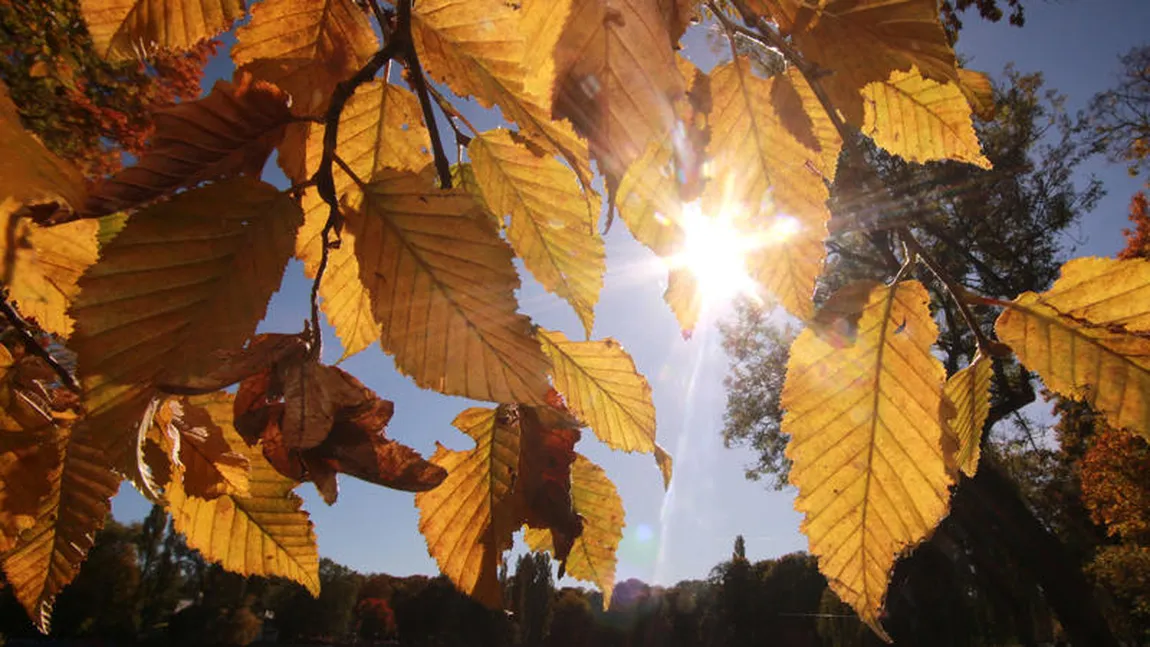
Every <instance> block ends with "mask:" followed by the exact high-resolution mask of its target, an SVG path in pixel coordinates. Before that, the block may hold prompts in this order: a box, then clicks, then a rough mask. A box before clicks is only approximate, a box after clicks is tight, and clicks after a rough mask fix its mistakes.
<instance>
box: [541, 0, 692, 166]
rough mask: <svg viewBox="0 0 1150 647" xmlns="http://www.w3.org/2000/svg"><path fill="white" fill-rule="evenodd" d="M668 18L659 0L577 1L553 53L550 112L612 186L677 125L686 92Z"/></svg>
mask: <svg viewBox="0 0 1150 647" xmlns="http://www.w3.org/2000/svg"><path fill="white" fill-rule="evenodd" d="M668 18H673V16H668V15H665V14H664V13H663V11H662V7H660V0H624V1H622V2H614V3H606V2H602V1H601V0H575V1H574V2H573V3H572V8H571V14H570V17H569V18H568V19H567V24H566V26H565V27H564V29H563V34H562V36H561V37H560V38H559V42H558V45H557V47H556V50H555V74H556V78H557V79H558V87H557V88H556V94H555V105H554V110H555V114H556V116H558V117H561V118H566V119H570V120H571V123H572V124H574V126H575V129H576V131H578V132H580V133H581V134H583V135H585V136H586V137H587V139H588V140H589V141H590V145H591V152H592V153H593V154H594V155H595V156H596V158H597V159H598V161H599V170H600V172H602V173H603V174H604V175H606V176H607V177H608V178H616V180H615V181H617V178H619V177H622V175H623V173H624V172H625V171H626V170H627V167H628V166H630V164H631V162H633V161H634V160H635V159H637V158H638V157H639V156H640V155H642V154H643V152H644V151H645V150H646V149H647V146H648V145H649V144H650V143H651V142H654V141H658V140H659V139H661V138H662V137H663V135H664V134H665V133H667V132H670V131H671V129H672V128H673V126H674V124H675V121H676V114H675V110H674V102H675V101H676V100H677V99H678V98H679V97H681V96H682V95H683V93H684V92H685V87H684V82H683V79H682V77H681V76H680V75H679V74H678V72H677V69H676V64H675V45H676V39H675V38H673V37H672V34H671V29H672V25H671V24H669V20H668Z"/></svg>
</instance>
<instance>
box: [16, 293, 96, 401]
mask: <svg viewBox="0 0 1150 647" xmlns="http://www.w3.org/2000/svg"><path fill="white" fill-rule="evenodd" d="M0 312H2V313H3V314H4V318H5V319H7V320H8V323H9V324H10V325H11V326H12V328H13V329H15V330H16V334H17V335H19V336H20V341H22V342H24V350H25V351H26V352H28V353H31V354H33V355H35V356H36V357H39V358H40V359H42V360H44V362H45V363H46V364H48V366H49V367H50V368H51V369H52V371H53V372H54V373H56V376H57V377H59V378H60V383H61V384H63V385H64V386H65V387H67V388H68V390H69V391H72V392H74V393H79V392H80V384H79V383H78V382H76V378H75V377H73V375H72V374H71V373H69V372H68V369H66V368H64V367H63V366H62V365H61V364H60V362H58V361H56V358H55V357H53V356H52V353H49V352H48V349H47V348H44V347H43V346H41V345H40V342H38V341H36V337H35V335H33V334H32V331H31V330H30V329H29V326H28V322H27V321H24V318H23V317H21V316H20V313H18V312H16V309H15V308H13V307H12V304H11V303H9V301H8V293H7V290H5V291H3V293H0Z"/></svg>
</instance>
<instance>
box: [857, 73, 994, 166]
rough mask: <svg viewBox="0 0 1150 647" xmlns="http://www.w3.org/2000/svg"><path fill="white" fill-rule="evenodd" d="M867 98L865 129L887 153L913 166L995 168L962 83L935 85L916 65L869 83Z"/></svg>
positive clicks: (865, 91)
mask: <svg viewBox="0 0 1150 647" xmlns="http://www.w3.org/2000/svg"><path fill="white" fill-rule="evenodd" d="M862 96H863V100H864V104H865V108H866V110H865V115H864V117H863V126H862V131H863V132H864V133H866V135H867V136H869V137H870V138H871V139H873V140H874V141H875V143H876V144H878V145H879V146H882V147H883V148H885V149H886V150H887V151H889V152H891V153H894V154H895V155H899V156H901V157H903V158H905V159H907V160H908V161H911V162H930V161H935V160H948V159H950V160H958V161H960V162H968V163H970V164H974V165H975V166H979V167H981V168H987V169H988V168H990V166H991V165H990V160H988V159H986V156H985V155H983V154H982V147H981V146H980V145H979V143H978V136H977V135H975V133H974V123H973V122H972V121H971V118H970V110H971V108H970V103H969V102H968V101H967V99H966V96H965V95H963V93H962V88H961V87H960V86H959V85H958V84H957V83H953V82H948V83H939V82H937V81H932V80H930V79H927V78H924V77H923V76H922V74H920V73H919V71H918V68H914V67H912V68H911V69H910V71H909V72H898V71H895V72H891V75H890V78H888V79H887V80H885V81H882V82H875V83H871V84H868V85H867V86H866V87H865V88H863V91H862Z"/></svg>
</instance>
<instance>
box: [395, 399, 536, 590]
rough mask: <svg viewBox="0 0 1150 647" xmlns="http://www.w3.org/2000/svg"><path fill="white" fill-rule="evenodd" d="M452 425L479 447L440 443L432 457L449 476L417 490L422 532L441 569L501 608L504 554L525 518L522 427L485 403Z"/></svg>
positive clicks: (463, 414) (461, 586)
mask: <svg viewBox="0 0 1150 647" xmlns="http://www.w3.org/2000/svg"><path fill="white" fill-rule="evenodd" d="M452 424H453V425H455V427H456V428H458V429H459V430H460V431H462V432H463V433H465V434H467V435H468V436H470V437H471V438H473V439H474V440H475V449H471V450H468V451H464V452H456V451H451V450H449V449H447V448H445V447H443V446H442V445H438V444H437V446H436V450H435V455H434V456H432V457H431V462H432V463H434V464H436V465H438V466H440V467H442V468H444V469H445V470H447V478H446V479H444V481H443V483H441V484H440V485H439V487H437V488H435V489H433V490H431V491H429V492H420V493H418V494H416V495H415V505H416V507H418V508H419V532H421V533H423V536H424V538H425V539H426V540H427V549H428V551H430V553H431V556H432V557H434V558H435V561H436V562H437V563H438V564H439V570H440V572H442V573H443V574H444V575H446V576H447V577H449V578H451V581H452V582H454V583H455V586H457V587H459V589H460V590H461V591H463V592H464V593H467V594H468V595H471V596H473V597H475V598H476V599H477V600H479V601H480V602H482V603H484V604H486V605H488V606H490V607H493V608H499V607H501V606H502V602H503V593H502V589H501V588H500V584H499V574H498V569H499V562H500V557H501V556H502V554H503V552H504V551H505V550H507V549H509V548H510V547H511V535H512V533H513V532H514V531H515V529H516V528H518V527H519V525H520V524H521V523H522V522H521V521H518V522H517V519H516V517H517V516H518V515H516V514H515V513H514V512H513V508H514V507H515V504H514V502H513V501H512V500H511V497H512V492H513V487H514V483H515V474H516V471H517V470H518V468H519V427H518V426H517V425H513V424H508V421H507V420H506V419H504V418H503V417H501V416H500V414H499V412H497V411H496V410H495V409H480V408H472V409H468V410H466V411H464V412H463V413H461V414H459V415H458V416H456V418H455V420H454V421H453V422H452Z"/></svg>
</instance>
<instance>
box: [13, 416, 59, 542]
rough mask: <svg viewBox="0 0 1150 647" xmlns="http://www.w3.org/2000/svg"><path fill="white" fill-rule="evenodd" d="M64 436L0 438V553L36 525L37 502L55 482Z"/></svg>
mask: <svg viewBox="0 0 1150 647" xmlns="http://www.w3.org/2000/svg"><path fill="white" fill-rule="evenodd" d="M66 439H67V434H66V432H61V431H59V430H57V429H55V428H50V429H48V430H45V431H40V432H35V433H16V434H11V433H6V434H0V553H4V552H8V551H9V550H12V548H14V547H15V546H16V545H17V544H18V539H19V537H20V533H22V532H24V531H25V530H28V529H29V528H31V527H32V526H33V525H35V524H36V517H37V514H38V512H39V510H40V502H41V501H42V500H43V499H44V497H46V496H48V495H49V494H50V493H51V492H52V489H53V484H54V482H55V481H56V480H57V479H59V477H60V474H59V470H60V465H61V461H62V460H63V448H64V446H63V443H64V442H65V441H66Z"/></svg>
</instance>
